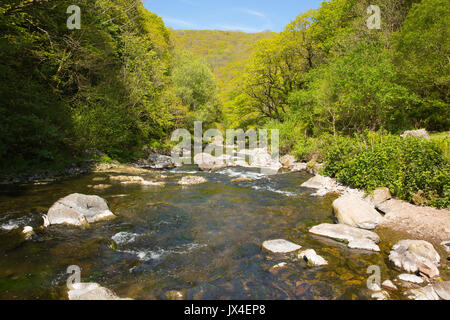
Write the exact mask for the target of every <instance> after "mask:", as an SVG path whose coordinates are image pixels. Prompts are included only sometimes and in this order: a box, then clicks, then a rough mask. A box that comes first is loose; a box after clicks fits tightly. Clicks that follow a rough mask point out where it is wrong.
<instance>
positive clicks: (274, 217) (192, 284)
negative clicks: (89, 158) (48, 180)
mask: <svg viewBox="0 0 450 320" xmlns="http://www.w3.org/2000/svg"><path fill="white" fill-rule="evenodd" d="M160 174H161V173H156V172H155V173H149V174H148V175H147V178H148V179H151V178H155V177H156V178H159V179H160V180H161V177H160ZM163 174H164V175H165V176H167V177H165V178H164V177H162V178H164V180H165V181H167V185H166V186H165V187H149V186H139V185H134V186H133V185H121V184H113V183H112V184H113V187H112V188H110V189H106V190H100V191H99V190H93V189H92V188H89V187H88V185H92V184H99V183H110V182H109V181H108V176H109V175H111V174H107V173H99V174H92V175H88V176H84V177H80V178H76V179H72V180H68V181H63V182H58V183H54V184H51V185H44V186H27V187H18V188H10V187H9V188H5V189H2V190H1V193H0V299H66V298H67V287H66V279H67V277H68V274H66V269H67V267H68V266H70V265H78V266H80V267H81V269H82V274H81V278H82V281H83V282H98V283H99V284H101V285H102V286H105V287H107V288H110V289H112V290H113V291H114V292H115V293H116V294H118V295H119V296H122V297H130V298H135V299H162V298H164V293H165V292H166V291H168V290H181V291H183V292H184V293H185V294H186V296H187V298H188V299H367V298H369V296H370V293H369V292H368V290H367V289H366V280H367V278H368V276H369V275H368V274H366V270H367V268H368V267H369V266H370V265H373V264H377V265H380V266H381V268H382V272H383V279H385V278H388V277H389V276H391V275H392V273H391V272H392V271H390V270H389V269H388V267H387V265H386V264H387V255H386V250H387V249H388V247H389V245H390V244H383V243H382V244H381V248H382V250H383V251H384V253H383V254H376V253H370V252H367V251H360V250H352V249H348V248H347V247H346V246H345V245H344V244H342V243H339V242H336V241H333V240H330V239H324V238H320V237H315V236H312V235H310V234H309V233H308V229H309V228H310V227H311V226H313V225H317V224H320V223H324V222H333V217H332V211H331V202H332V201H333V200H334V199H335V197H336V196H333V195H329V196H326V197H323V198H321V197H313V196H311V195H310V194H311V193H312V190H310V189H305V188H301V187H300V185H301V184H302V182H304V181H305V180H307V179H308V178H310V176H309V175H308V174H306V173H285V174H278V175H275V176H263V175H260V174H258V173H257V172H256V171H254V172H253V171H248V170H247V171H246V169H239V168H231V169H230V168H227V169H222V170H220V171H218V172H216V173H200V172H196V171H195V169H191V168H189V167H188V168H181V169H175V170H172V171H168V172H164V173H163ZM189 174H195V175H199V176H204V177H205V178H206V179H207V180H208V183H206V184H202V185H198V186H190V187H181V186H179V185H178V184H177V182H178V180H180V179H181V177H183V176H185V175H189ZM240 176H247V177H250V178H252V179H253V180H252V181H251V182H240V183H233V182H231V179H233V178H236V177H240ZM94 178H96V179H94ZM98 178H105V180H104V181H97V179H98ZM75 192H78V193H84V194H97V195H99V196H101V197H103V198H104V199H106V200H107V201H108V203H109V206H110V209H111V210H112V211H113V212H114V213H115V214H117V215H118V218H117V219H114V220H111V221H105V222H101V223H95V224H92V225H91V226H90V227H89V228H84V229H83V228H77V227H70V226H51V227H49V228H47V229H45V230H43V229H39V226H40V225H42V219H41V215H42V214H44V213H46V212H47V210H48V208H49V207H50V206H51V205H52V204H53V203H54V202H55V201H56V200H58V199H59V198H61V197H64V196H66V195H68V194H71V193H75ZM25 225H31V226H33V227H34V228H35V230H36V233H37V234H36V235H35V236H34V237H33V238H32V240H29V241H26V240H24V238H23V235H21V234H20V232H21V230H22V227H23V226H25ZM14 226H18V227H20V228H17V229H13V227H14ZM9 229H12V230H9ZM278 238H284V239H287V240H290V241H292V242H294V243H297V244H300V245H302V247H303V248H304V249H309V248H312V249H315V250H316V252H317V253H318V254H320V255H322V256H323V257H324V258H325V259H327V260H328V261H329V265H328V266H325V267H319V268H308V267H307V266H306V264H305V263H304V262H303V261H298V260H296V259H292V258H288V257H285V258H282V257H276V256H271V255H269V254H267V253H265V252H264V251H263V250H262V249H261V244H262V242H263V241H265V240H270V239H278ZM113 241H114V242H113ZM284 261H285V262H288V267H287V268H285V269H282V270H279V271H277V272H275V273H272V272H270V271H269V269H270V267H272V266H273V265H275V264H278V263H280V262H284Z"/></svg>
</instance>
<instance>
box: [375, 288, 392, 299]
mask: <svg viewBox="0 0 450 320" xmlns="http://www.w3.org/2000/svg"><path fill="white" fill-rule="evenodd" d="M389 297H390V296H389V293H388V292H387V291H384V290H383V291H378V292H374V293H372V295H371V298H372V299H377V300H388V299H389Z"/></svg>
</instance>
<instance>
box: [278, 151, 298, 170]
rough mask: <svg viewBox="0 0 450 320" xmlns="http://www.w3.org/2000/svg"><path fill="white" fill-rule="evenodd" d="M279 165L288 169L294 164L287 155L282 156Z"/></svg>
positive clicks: (291, 158) (291, 157)
mask: <svg viewBox="0 0 450 320" xmlns="http://www.w3.org/2000/svg"><path fill="white" fill-rule="evenodd" d="M280 163H281V164H282V165H283V167H287V168H290V167H292V166H293V165H294V163H295V158H294V157H293V156H291V155H289V154H287V155H285V156H282V157H281V158H280Z"/></svg>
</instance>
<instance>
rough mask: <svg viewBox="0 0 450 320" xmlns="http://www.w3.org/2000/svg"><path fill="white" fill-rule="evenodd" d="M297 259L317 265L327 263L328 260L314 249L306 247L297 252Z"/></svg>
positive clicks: (310, 264)
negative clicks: (306, 248)
mask: <svg viewBox="0 0 450 320" xmlns="http://www.w3.org/2000/svg"><path fill="white" fill-rule="evenodd" d="M298 258H299V259H303V260H305V261H306V262H307V263H308V265H309V266H313V267H318V266H326V265H328V261H327V260H325V259H324V258H322V257H321V256H319V255H318V254H317V253H316V251H315V250H313V249H308V250H305V251H302V252H300V253H299V254H298Z"/></svg>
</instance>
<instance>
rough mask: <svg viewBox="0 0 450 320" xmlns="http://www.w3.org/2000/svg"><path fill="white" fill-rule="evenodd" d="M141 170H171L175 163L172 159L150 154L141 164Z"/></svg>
mask: <svg viewBox="0 0 450 320" xmlns="http://www.w3.org/2000/svg"><path fill="white" fill-rule="evenodd" d="M141 167H142V168H152V169H172V168H174V167H175V161H174V159H173V158H172V157H169V156H164V155H160V154H156V153H152V154H150V155H149V156H148V158H147V160H145V161H144V162H143V164H141Z"/></svg>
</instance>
